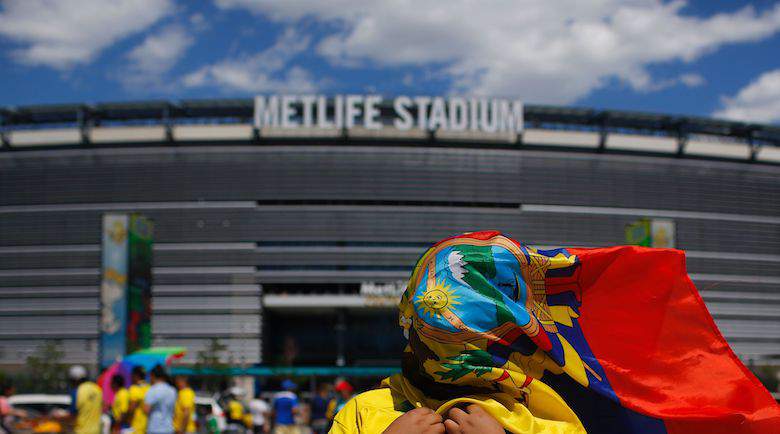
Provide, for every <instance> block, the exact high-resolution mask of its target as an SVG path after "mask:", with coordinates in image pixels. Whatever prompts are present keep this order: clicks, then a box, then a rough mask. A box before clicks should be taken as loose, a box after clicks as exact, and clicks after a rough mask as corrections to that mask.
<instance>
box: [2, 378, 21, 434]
mask: <svg viewBox="0 0 780 434" xmlns="http://www.w3.org/2000/svg"><path fill="white" fill-rule="evenodd" d="M14 393H15V390H14V386H13V385H11V384H10V383H6V384H0V433H2V434H10V433H11V428H10V427H9V425H10V424H11V419H12V418H14V417H18V418H23V417H27V412H26V411H24V410H22V409H16V408H13V407H11V403H10V402H9V401H8V398H10V397H11V395H13V394H14Z"/></svg>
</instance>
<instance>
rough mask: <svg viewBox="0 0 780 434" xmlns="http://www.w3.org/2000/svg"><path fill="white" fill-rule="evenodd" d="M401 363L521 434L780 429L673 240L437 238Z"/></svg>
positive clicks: (405, 309) (408, 374) (411, 305)
mask: <svg viewBox="0 0 780 434" xmlns="http://www.w3.org/2000/svg"><path fill="white" fill-rule="evenodd" d="M399 308H400V315H399V322H400V325H401V326H402V327H403V330H404V334H405V336H406V337H407V339H408V345H407V348H406V349H405V351H404V356H403V373H402V374H399V375H397V376H394V377H390V378H389V379H387V380H385V383H384V384H385V386H387V387H390V388H391V389H393V390H394V391H395V392H397V393H398V394H400V395H401V396H403V397H405V398H406V399H407V400H408V402H409V404H411V405H413V406H423V405H424V406H427V407H431V408H435V409H438V411H439V412H444V411H446V410H447V409H448V408H450V407H452V406H453V405H458V404H460V403H464V402H475V403H479V404H481V405H482V406H483V407H484V408H485V409H486V410H487V411H488V412H489V413H490V414H491V415H493V417H495V418H496V419H497V420H498V421H499V422H501V423H502V424H503V425H504V427H505V428H506V429H507V430H508V431H510V432H515V433H521V432H522V433H526V432H532V433H581V432H585V431H586V430H587V431H588V432H592V433H670V434H683V433H684V434H696V433H702V434H703V433H724V434H725V433H729V434H735V433H767V434H769V433H777V432H780V407H778V406H777V404H776V403H775V401H774V400H773V399H772V397H771V396H770V395H769V393H768V392H767V391H766V389H764V388H763V386H762V385H761V384H760V383H759V382H758V380H757V379H756V378H755V377H754V376H753V375H752V374H751V373H750V372H749V371H748V370H747V369H746V368H745V367H744V366H743V365H742V363H741V362H740V361H739V360H738V359H737V358H736V356H735V355H734V354H733V352H732V351H731V349H730V348H729V346H728V344H727V343H726V342H725V340H724V339H723V337H722V336H721V335H720V333H719V332H718V330H717V328H716V327H715V324H714V322H713V321H712V318H711V317H710V315H709V313H708V312H707V310H706V307H705V306H704V304H703V302H702V300H701V298H700V297H699V295H698V293H697V291H696V288H695V287H694V286H693V284H692V282H691V281H690V279H689V278H688V276H687V274H686V271H685V260H684V254H683V253H682V252H681V251H677V250H671V249H648V248H640V247H615V248H607V249H555V250H539V249H534V248H531V247H528V246H524V245H522V244H519V243H518V242H516V241H514V240H512V239H510V238H507V237H505V236H503V235H501V234H500V233H498V232H476V233H470V234H465V235H461V236H457V237H453V238H448V239H446V240H444V241H441V242H439V243H438V244H436V245H435V246H433V247H432V248H431V249H429V250H428V251H427V252H426V253H425V254H424V255H423V256H422V257H421V258H420V260H419V262H418V263H417V265H416V267H415V270H414V272H413V274H412V277H411V279H410V281H409V284H408V286H407V289H406V292H405V293H404V295H403V296H402V298H401V303H400V305H399Z"/></svg>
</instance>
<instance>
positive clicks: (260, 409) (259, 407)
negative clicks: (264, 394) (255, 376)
mask: <svg viewBox="0 0 780 434" xmlns="http://www.w3.org/2000/svg"><path fill="white" fill-rule="evenodd" d="M270 411H271V407H270V406H269V405H268V403H267V402H265V400H264V399H262V398H261V397H260V391H259V390H258V391H256V392H255V397H254V399H252V400H251V401H249V412H250V413H252V431H253V432H254V434H263V433H268V432H270V431H271V424H270V423H268V413H269V412H270Z"/></svg>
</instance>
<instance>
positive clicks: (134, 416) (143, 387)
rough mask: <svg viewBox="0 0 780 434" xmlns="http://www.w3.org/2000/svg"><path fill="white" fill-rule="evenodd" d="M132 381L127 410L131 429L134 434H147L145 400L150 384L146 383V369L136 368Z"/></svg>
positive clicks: (131, 376) (131, 374)
mask: <svg viewBox="0 0 780 434" xmlns="http://www.w3.org/2000/svg"><path fill="white" fill-rule="evenodd" d="M130 379H131V381H132V382H133V384H132V385H131V386H130V389H128V398H129V399H130V404H129V406H128V408H127V414H128V417H129V418H130V428H131V429H132V430H133V434H146V413H144V398H145V397H146V392H147V391H148V390H149V384H147V383H146V372H145V371H144V368H142V367H140V366H136V367H134V368H133V370H132V372H131V373H130Z"/></svg>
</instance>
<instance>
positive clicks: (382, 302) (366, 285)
mask: <svg viewBox="0 0 780 434" xmlns="http://www.w3.org/2000/svg"><path fill="white" fill-rule="evenodd" d="M405 290H406V281H405V280H398V281H395V282H381V283H377V282H362V283H361V284H360V295H361V296H363V303H364V304H365V306H395V305H397V304H398V300H399V299H400V298H401V294H403V293H404V291H405Z"/></svg>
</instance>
